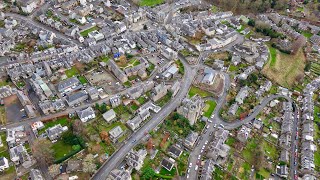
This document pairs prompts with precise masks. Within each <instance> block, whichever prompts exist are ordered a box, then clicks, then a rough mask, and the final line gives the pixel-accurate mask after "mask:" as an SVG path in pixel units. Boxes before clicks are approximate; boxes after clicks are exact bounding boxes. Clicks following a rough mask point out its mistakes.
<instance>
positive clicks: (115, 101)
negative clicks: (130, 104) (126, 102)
mask: <svg viewBox="0 0 320 180" xmlns="http://www.w3.org/2000/svg"><path fill="white" fill-rule="evenodd" d="M109 101H110V104H111V106H112V107H113V108H115V107H118V106H119V105H120V104H121V102H122V100H121V99H120V96H119V95H115V96H113V97H111V98H110V99H109Z"/></svg>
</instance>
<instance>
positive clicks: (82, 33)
mask: <svg viewBox="0 0 320 180" xmlns="http://www.w3.org/2000/svg"><path fill="white" fill-rule="evenodd" d="M95 30H99V28H98V27H97V26H94V27H92V28H89V29H87V30H84V31H81V32H80V35H81V36H83V37H87V36H88V34H89V33H90V32H92V31H95Z"/></svg>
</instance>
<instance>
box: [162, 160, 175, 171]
mask: <svg viewBox="0 0 320 180" xmlns="http://www.w3.org/2000/svg"><path fill="white" fill-rule="evenodd" d="M174 163H175V160H174V159H172V158H164V159H163V160H162V161H161V166H162V167H163V168H165V169H166V170H168V171H171V170H172V168H173V167H174Z"/></svg>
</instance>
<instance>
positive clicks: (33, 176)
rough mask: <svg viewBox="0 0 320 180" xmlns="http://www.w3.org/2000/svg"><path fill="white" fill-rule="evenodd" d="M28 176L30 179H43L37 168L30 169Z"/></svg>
mask: <svg viewBox="0 0 320 180" xmlns="http://www.w3.org/2000/svg"><path fill="white" fill-rule="evenodd" d="M30 178H31V180H45V179H44V177H43V176H42V173H41V171H40V170H39V169H31V170H30Z"/></svg>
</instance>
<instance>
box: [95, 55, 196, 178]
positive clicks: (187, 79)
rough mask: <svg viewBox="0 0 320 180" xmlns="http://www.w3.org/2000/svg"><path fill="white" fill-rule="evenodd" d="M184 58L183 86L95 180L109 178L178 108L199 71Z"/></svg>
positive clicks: (105, 164)
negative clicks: (143, 139)
mask: <svg viewBox="0 0 320 180" xmlns="http://www.w3.org/2000/svg"><path fill="white" fill-rule="evenodd" d="M180 59H182V61H181V62H182V63H183V65H184V70H185V72H184V76H183V80H182V82H181V87H180V90H179V92H178V94H177V95H176V97H174V98H173V99H171V101H170V102H169V103H168V104H167V105H166V106H164V107H163V108H162V110H161V111H160V112H159V113H157V114H155V115H154V116H153V117H152V118H151V120H150V121H148V122H147V123H146V124H145V125H144V126H142V127H141V128H140V129H139V130H138V131H136V132H135V133H133V134H132V135H131V137H130V138H129V140H128V141H127V143H125V144H124V145H123V146H122V147H121V148H120V149H119V150H118V151H116V152H115V153H114V154H113V155H112V156H111V157H110V158H109V159H108V160H107V161H106V162H105V163H104V164H103V165H102V167H101V168H100V169H99V170H98V172H97V173H96V174H95V175H94V176H93V177H92V179H95V180H104V179H107V177H108V175H109V173H110V172H111V171H112V170H113V169H115V168H117V166H119V164H120V163H121V161H122V160H123V159H124V157H125V156H126V154H127V153H128V152H129V151H130V150H131V149H132V148H133V147H134V146H135V145H137V144H138V143H139V141H140V140H141V139H142V138H143V137H144V136H145V134H146V133H148V132H149V131H151V130H152V129H154V128H155V127H156V126H158V125H159V124H160V123H161V122H162V121H163V120H164V119H165V118H166V117H167V116H168V115H169V114H170V113H171V112H172V111H173V110H174V109H176V108H177V107H178V106H179V104H180V103H181V100H182V99H183V98H184V97H185V96H186V95H187V94H188V91H189V87H190V86H191V83H192V81H193V78H194V76H195V74H196V72H197V69H196V68H192V67H191V66H189V65H188V63H187V62H186V61H185V60H183V59H184V58H180Z"/></svg>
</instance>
